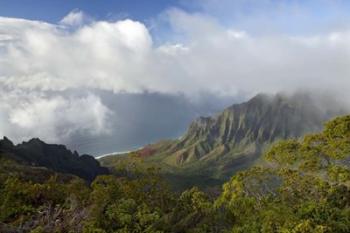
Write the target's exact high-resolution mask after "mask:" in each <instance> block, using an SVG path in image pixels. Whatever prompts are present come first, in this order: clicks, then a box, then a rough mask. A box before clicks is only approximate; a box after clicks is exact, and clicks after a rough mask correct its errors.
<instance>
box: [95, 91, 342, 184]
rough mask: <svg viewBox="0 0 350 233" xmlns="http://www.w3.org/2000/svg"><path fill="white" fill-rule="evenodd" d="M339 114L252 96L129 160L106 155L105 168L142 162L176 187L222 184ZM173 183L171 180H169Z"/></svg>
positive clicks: (300, 99) (309, 103)
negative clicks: (277, 146)
mask: <svg viewBox="0 0 350 233" xmlns="http://www.w3.org/2000/svg"><path fill="white" fill-rule="evenodd" d="M336 115H339V113H338V111H336V110H332V111H328V112H327V113H326V114H325V113H324V111H321V110H320V109H319V107H318V106H316V105H315V102H314V101H313V100H312V99H311V97H310V96H309V95H308V94H299V95H295V96H285V95H283V94H278V95H275V96H269V95H263V94H260V95H257V96H255V97H254V98H252V99H251V100H249V101H247V102H244V103H241V104H235V105H232V106H231V107H228V108H227V109H225V110H224V111H223V112H221V113H219V114H217V115H216V116H213V117H200V118H198V119H196V120H194V121H193V122H192V123H191V125H190V126H189V128H188V130H187V132H186V134H185V135H183V136H182V137H181V138H179V139H177V140H168V141H161V142H159V143H156V144H152V145H148V146H146V147H144V148H143V149H141V150H138V151H136V152H135V153H134V154H133V156H128V155H125V156H120V155H116V156H108V157H105V158H102V159H101V160H100V162H101V163H102V164H103V165H104V166H107V167H112V168H115V167H120V165H119V164H125V163H129V162H134V160H135V157H137V156H139V157H140V159H142V166H143V167H145V166H148V167H152V166H157V167H161V169H162V170H161V171H162V173H163V175H164V177H165V178H166V179H168V180H169V181H170V182H171V183H172V184H176V185H175V187H174V188H175V189H177V190H178V189H184V188H190V187H192V186H193V185H197V186H200V187H208V186H209V185H210V186H216V187H219V188H220V187H221V185H222V184H223V183H224V182H226V181H227V180H229V178H230V177H231V176H232V175H233V174H235V173H236V172H238V171H241V170H244V169H247V168H249V167H251V166H254V165H256V164H257V163H260V162H261V155H262V154H263V153H264V151H265V150H266V148H268V147H269V146H270V145H271V144H272V143H274V142H275V141H277V140H281V139H289V138H297V137H301V136H303V135H305V134H306V133H311V132H318V131H320V130H322V125H323V122H325V121H326V120H328V119H330V118H331V117H333V116H336ZM173 181H176V182H173Z"/></svg>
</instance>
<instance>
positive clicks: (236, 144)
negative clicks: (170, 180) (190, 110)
mask: <svg viewBox="0 0 350 233" xmlns="http://www.w3.org/2000/svg"><path fill="white" fill-rule="evenodd" d="M331 115H332V114H330V113H329V114H321V113H320V110H319V109H318V107H317V106H316V105H314V104H313V103H312V101H311V99H309V97H308V96H306V95H305V96H293V97H286V96H283V95H276V96H273V97H272V96H267V95H258V96H256V97H254V98H253V99H251V100H249V101H248V102H245V103H242V104H235V105H232V106H231V107H229V108H227V109H225V110H224V111H223V112H222V113H220V114H218V115H217V116H214V117H200V118H198V119H196V120H195V121H194V122H193V123H192V124H191V125H190V127H189V129H188V131H187V133H186V134H185V135H184V136H183V137H182V138H181V139H180V141H179V142H177V143H176V144H175V145H174V146H173V147H172V148H170V150H169V152H171V153H177V157H178V158H177V162H178V163H179V164H184V163H189V162H193V161H196V160H201V159H208V156H207V155H209V154H211V156H215V157H218V156H219V157H220V156H223V155H225V154H226V153H230V152H233V151H236V152H238V151H241V152H242V153H243V152H249V153H254V152H258V151H259V150H260V149H261V147H262V146H264V145H266V144H269V143H271V142H273V141H275V140H278V139H285V138H290V137H299V136H301V135H303V134H305V133H307V132H313V131H318V130H320V129H321V128H322V122H324V121H325V120H326V119H327V118H329V117H330V116H331ZM212 152H214V153H212Z"/></svg>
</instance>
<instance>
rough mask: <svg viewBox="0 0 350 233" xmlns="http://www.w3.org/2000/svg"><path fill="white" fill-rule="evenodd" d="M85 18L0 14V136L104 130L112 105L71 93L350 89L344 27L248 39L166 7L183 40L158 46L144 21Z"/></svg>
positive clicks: (208, 18) (211, 20) (77, 15)
mask: <svg viewBox="0 0 350 233" xmlns="http://www.w3.org/2000/svg"><path fill="white" fill-rule="evenodd" d="M83 15H84V14H83V13H82V12H78V11H73V12H71V13H70V14H69V15H68V16H66V17H65V18H64V19H63V20H62V21H61V23H64V24H66V25H68V24H69V25H77V24H80V27H76V28H74V29H72V28H67V27H63V26H62V24H59V25H54V24H48V23H45V22H39V21H30V20H23V19H11V18H0V89H1V91H2V95H1V96H2V97H1V98H0V101H1V102H3V103H5V102H7V105H6V104H3V106H2V107H1V108H0V121H1V123H2V126H1V127H2V128H0V133H2V134H8V133H10V134H11V127H15V129H16V132H13V133H12V134H13V136H14V137H16V138H21V137H22V136H25V137H27V136H35V135H38V136H42V137H43V139H50V140H55V139H57V140H58V139H60V138H66V137H69V135H70V134H72V133H73V131H86V132H88V133H90V134H103V133H106V130H105V129H106V128H108V127H107V125H106V122H108V120H107V118H108V115H109V110H108V109H107V107H105V106H104V105H103V104H102V103H101V101H99V99H98V96H96V95H93V96H87V97H86V96H85V97H83V98H82V97H79V98H77V97H71V96H69V95H67V94H66V93H67V91H68V92H69V91H73V92H74V91H79V90H86V89H87V90H91V89H94V90H99V89H100V90H110V91H113V92H129V93H135V92H143V91H150V92H161V93H167V94H175V93H184V94H185V95H186V96H188V97H191V98H192V97H195V96H196V95H198V94H200V93H202V92H210V93H214V94H215V95H232V96H234V95H237V94H239V93H245V94H247V95H253V94H255V93H257V92H277V91H281V90H296V89H300V88H312V89H322V90H333V91H336V92H337V93H340V94H344V95H347V93H350V90H349V89H350V79H349V77H350V69H349V62H350V42H349V41H350V36H349V35H350V31H346V30H332V31H329V32H327V33H323V34H315V35H311V36H288V35H285V34H283V35H281V34H276V33H274V34H271V35H264V36H254V35H251V34H249V33H248V32H246V31H244V30H238V29H236V28H234V27H230V26H224V25H221V24H220V23H219V22H218V21H217V20H216V19H215V18H213V17H211V16H208V15H205V14H198V13H194V14H190V13H187V12H185V11H182V10H179V9H172V10H169V11H167V12H166V14H165V15H166V19H167V20H168V22H169V23H170V25H171V26H172V33H174V35H179V34H180V35H181V36H179V37H176V36H174V38H175V37H176V38H182V40H181V41H177V42H176V43H170V42H164V43H163V44H159V45H158V44H157V45H155V44H154V43H153V39H152V36H151V34H150V32H149V30H148V29H147V27H146V26H145V25H144V24H143V23H141V22H138V21H134V20H120V21H115V22H107V21H92V22H90V23H88V24H81V23H82V22H83V20H82V18H83ZM23 93H31V95H30V96H28V95H27V94H25V95H24V96H23ZM52 93H53V94H52ZM5 96H12V97H11V98H9V97H6V98H5ZM4 106H7V107H4ZM10 106H11V107H10ZM91 106H92V107H91ZM81 113H84V114H81ZM40 129H42V130H41V131H40ZM9 136H11V135H9Z"/></svg>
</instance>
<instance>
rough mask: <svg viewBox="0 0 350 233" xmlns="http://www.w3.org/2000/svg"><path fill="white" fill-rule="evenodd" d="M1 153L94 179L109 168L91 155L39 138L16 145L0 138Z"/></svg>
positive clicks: (12, 157) (37, 165)
mask: <svg viewBox="0 0 350 233" xmlns="http://www.w3.org/2000/svg"><path fill="white" fill-rule="evenodd" d="M0 155H1V156H3V157H5V158H7V159H12V160H15V161H16V162H18V163H21V164H25V165H30V166H34V167H46V168H48V169H51V170H53V171H56V172H61V173H68V174H73V175H76V176H79V177H81V178H83V179H85V180H88V181H92V180H93V179H94V178H95V177H96V176H97V175H100V174H107V173H108V170H107V169H106V168H104V167H101V166H100V164H99V162H98V161H97V160H95V159H94V158H93V157H92V156H90V155H82V156H79V154H78V153H77V152H71V151H70V150H68V149H67V148H66V147H65V146H63V145H55V144H46V143H45V142H43V141H41V140H39V139H31V140H30V141H28V142H23V143H21V144H18V145H14V144H13V143H12V142H11V141H10V140H9V139H8V138H6V137H4V139H3V140H0Z"/></svg>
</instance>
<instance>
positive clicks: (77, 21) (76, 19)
mask: <svg viewBox="0 0 350 233" xmlns="http://www.w3.org/2000/svg"><path fill="white" fill-rule="evenodd" d="M86 18H87V16H86V15H85V14H84V12H82V11H80V10H73V11H71V12H69V13H68V15H66V16H65V17H63V19H61V21H60V23H61V24H63V25H67V26H80V25H82V24H83V23H84V21H85V20H86Z"/></svg>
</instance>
